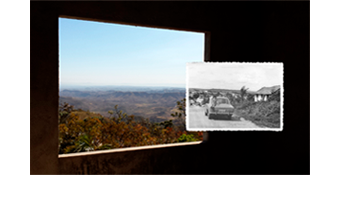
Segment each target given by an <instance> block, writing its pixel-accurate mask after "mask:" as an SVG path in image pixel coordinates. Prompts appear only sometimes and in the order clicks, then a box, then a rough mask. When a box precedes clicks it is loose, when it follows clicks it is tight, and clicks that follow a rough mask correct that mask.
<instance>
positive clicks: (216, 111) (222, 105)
mask: <svg viewBox="0 0 344 217" xmlns="http://www.w3.org/2000/svg"><path fill="white" fill-rule="evenodd" d="M233 113H234V107H233V106H232V105H231V104H230V102H229V99H228V98H227V97H222V96H220V97H216V98H211V99H210V100H209V103H208V104H206V106H205V112H204V114H205V115H206V116H208V118H209V119H211V118H212V117H213V116H214V115H216V116H227V117H228V118H229V119H230V118H231V117H232V115H233Z"/></svg>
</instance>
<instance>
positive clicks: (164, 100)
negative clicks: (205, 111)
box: [60, 87, 185, 122]
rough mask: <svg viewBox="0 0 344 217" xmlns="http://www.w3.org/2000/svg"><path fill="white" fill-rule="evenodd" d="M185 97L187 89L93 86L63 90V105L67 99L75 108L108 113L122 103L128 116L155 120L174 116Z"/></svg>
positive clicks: (163, 119)
mask: <svg viewBox="0 0 344 217" xmlns="http://www.w3.org/2000/svg"><path fill="white" fill-rule="evenodd" d="M108 88H110V87H108ZM114 89H115V90H114ZM123 90H124V91H123ZM183 98H185V88H168V87H160V88H153V87H152V88H150V87H142V88H141V87H131V88H130V87H123V88H121V87H117V88H112V90H108V89H106V88H103V89H102V88H99V87H98V88H97V87H90V88H83V89H63V90H61V91H60V104H62V103H64V102H66V103H68V104H70V105H73V106H74V108H75V109H82V110H85V111H87V110H88V111H90V112H95V113H99V114H101V115H103V116H108V115H109V114H108V111H109V110H114V106H115V105H118V108H119V109H120V110H122V111H124V112H126V113H127V114H128V115H135V116H141V117H144V118H149V119H150V120H151V121H153V122H160V121H165V120H169V119H172V117H171V113H172V112H173V111H174V110H175V109H176V102H177V101H180V100H182V99H183Z"/></svg>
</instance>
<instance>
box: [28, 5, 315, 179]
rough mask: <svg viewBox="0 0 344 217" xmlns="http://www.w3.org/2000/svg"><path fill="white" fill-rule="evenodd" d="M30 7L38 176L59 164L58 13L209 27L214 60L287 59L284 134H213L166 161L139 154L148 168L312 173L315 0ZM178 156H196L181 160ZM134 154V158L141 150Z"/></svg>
mask: <svg viewBox="0 0 344 217" xmlns="http://www.w3.org/2000/svg"><path fill="white" fill-rule="evenodd" d="M30 10H31V56H30V58H31V173H32V174H37V173H42V174H47V173H56V171H57V170H58V168H59V163H58V158H57V103H58V89H57V88H58V86H57V81H58V71H57V63H58V62H57V60H58V59H57V54H58V52H57V48H58V44H57V42H58V39H57V36H58V35H57V29H58V27H57V24H58V22H57V20H58V16H59V15H60V16H65V17H74V18H77V17H79V18H84V19H88V20H98V21H106V22H115V23H127V24H136V25H142V26H150V27H165V28H171V29H180V30H194V31H209V32H210V34H207V36H209V35H210V37H207V38H206V41H209V42H210V44H207V46H206V56H207V57H206V59H207V60H209V61H219V62H221V61H226V62H232V61H236V62H283V63H284V129H283V131H282V132H210V133H209V139H208V141H206V142H204V143H203V144H201V145H198V146H192V147H188V148H186V149H180V148H177V149H173V148H172V149H169V153H170V154H171V156H175V157H170V158H168V159H169V160H165V161H161V162H164V163H163V164H154V163H153V161H151V163H148V164H147V162H148V161H147V160H144V159H149V158H141V159H142V160H143V161H145V162H144V164H145V165H146V166H147V167H150V169H146V170H145V171H146V172H144V171H142V173H148V174H150V173H152V171H159V173H160V174H165V173H178V171H180V173H178V174H186V173H187V174H199V173H201V174H309V166H310V165H309V151H310V150H309V143H310V141H309V136H310V132H309V130H310V126H309V116H310V114H309V89H310V88H309V75H310V68H309V2H241V3H240V2H168V3H165V2H164V3H162V2H160V3H159V2H31V9H30ZM176 150H178V151H176ZM165 152H166V151H164V150H161V151H154V156H155V157H154V158H159V157H161V158H162V157H165V156H166V155H165V154H163V153H165ZM145 153H148V152H147V151H146V152H145ZM152 153H153V152H152ZM152 153H150V154H147V155H146V156H152V155H151V154H152ZM177 153H180V155H181V156H189V155H190V156H192V157H190V158H189V159H188V158H178V157H177V155H176V154H177ZM193 154H194V155H193ZM195 154H197V156H198V157H197V158H195V159H193V158H194V156H195ZM139 155H141V154H139ZM130 156H131V158H132V159H133V160H134V159H135V156H136V155H135V154H133V155H130ZM130 156H129V155H126V157H127V160H128V162H129V161H130ZM192 160H193V161H192ZM64 162H66V161H64ZM79 162H81V161H79ZM191 162H193V163H191ZM194 162H197V163H196V164H195V163H194ZM139 164H140V162H138V164H137V165H139ZM79 165H82V164H79ZM187 165H188V166H187ZM80 167H81V166H80ZM172 167H173V169H171V168H172ZM183 168H184V169H183ZM185 168H188V169H187V170H186V169H185ZM131 171H138V170H135V169H134V170H131ZM147 171H151V172H147ZM172 171H173V172H172ZM127 173H130V171H127Z"/></svg>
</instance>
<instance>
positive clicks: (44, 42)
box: [30, 2, 59, 174]
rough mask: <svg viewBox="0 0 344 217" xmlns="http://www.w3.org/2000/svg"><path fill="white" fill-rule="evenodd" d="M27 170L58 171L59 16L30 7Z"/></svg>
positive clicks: (45, 8) (45, 7) (44, 7)
mask: <svg viewBox="0 0 344 217" xmlns="http://www.w3.org/2000/svg"><path fill="white" fill-rule="evenodd" d="M30 10H31V11H30V172H31V174H58V173H59V170H58V157H57V153H58V129H57V121H58V115H57V110H58V82H59V81H58V44H57V43H56V42H57V41H58V17H57V14H56V12H55V11H54V10H53V8H50V7H49V5H48V4H37V3H36V2H35V4H33V3H31V8H30Z"/></svg>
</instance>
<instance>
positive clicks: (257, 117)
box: [235, 91, 281, 128]
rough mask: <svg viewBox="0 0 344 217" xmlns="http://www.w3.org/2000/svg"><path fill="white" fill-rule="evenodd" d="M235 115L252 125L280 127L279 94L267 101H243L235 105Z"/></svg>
mask: <svg viewBox="0 0 344 217" xmlns="http://www.w3.org/2000/svg"><path fill="white" fill-rule="evenodd" d="M235 108H236V114H237V115H239V116H241V117H243V118H245V119H247V120H250V121H252V122H253V123H255V124H257V125H259V126H262V127H270V128H279V127H280V111H281V110H280V109H281V103H280V93H279V91H278V92H276V93H275V94H273V95H272V96H270V98H269V100H268V101H260V102H253V101H252V100H245V101H243V102H241V103H237V104H236V105H235Z"/></svg>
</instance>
